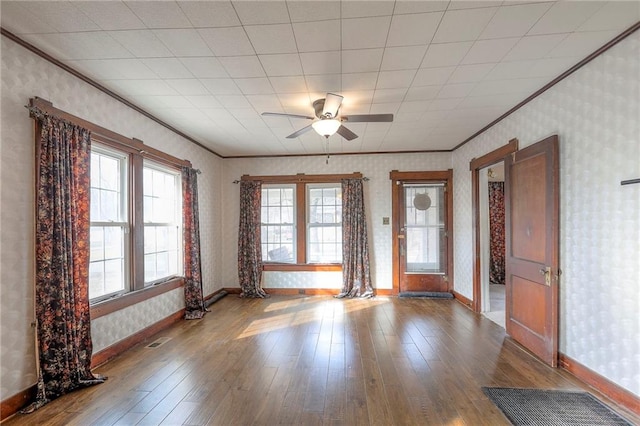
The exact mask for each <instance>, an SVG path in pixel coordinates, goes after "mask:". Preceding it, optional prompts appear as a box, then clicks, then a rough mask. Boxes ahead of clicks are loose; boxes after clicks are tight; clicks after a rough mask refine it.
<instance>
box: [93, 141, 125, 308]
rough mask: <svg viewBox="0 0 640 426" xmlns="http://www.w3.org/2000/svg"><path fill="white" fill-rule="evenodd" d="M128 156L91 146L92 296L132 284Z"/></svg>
mask: <svg viewBox="0 0 640 426" xmlns="http://www.w3.org/2000/svg"><path fill="white" fill-rule="evenodd" d="M127 170H128V158H127V156H126V154H124V153H120V152H117V151H114V150H110V149H107V148H102V147H97V146H94V147H93V148H92V150H91V210H90V220H91V228H90V253H91V254H90V262H89V294H90V297H91V298H92V299H100V298H104V297H109V296H112V295H114V294H118V293H122V292H124V291H126V290H127V288H128V287H129V274H128V273H127V271H128V269H129V253H130V250H129V238H128V234H129V224H130V221H129V209H128V207H129V203H128V196H129V190H128V184H127V183H128V179H127Z"/></svg>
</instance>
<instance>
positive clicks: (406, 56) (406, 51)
mask: <svg viewBox="0 0 640 426" xmlns="http://www.w3.org/2000/svg"><path fill="white" fill-rule="evenodd" d="M426 50H427V47H426V46H405V47H387V48H385V49H384V55H383V57H382V65H381V68H380V69H381V70H383V71H394V70H415V69H418V68H419V67H420V64H421V63H422V58H424V54H425V52H426Z"/></svg>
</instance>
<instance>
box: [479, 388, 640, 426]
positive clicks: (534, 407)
mask: <svg viewBox="0 0 640 426" xmlns="http://www.w3.org/2000/svg"><path fill="white" fill-rule="evenodd" d="M482 391H483V392H484V393H485V395H487V396H488V397H489V399H490V400H491V401H493V403H494V404H496V405H497V406H498V408H500V410H502V412H503V413H504V414H505V416H507V418H508V419H509V420H510V421H511V423H513V424H514V425H515V426H521V425H522V426H524V425H527V426H534V425H536V426H537V425H540V426H565V425H570V426H609V425H624V426H630V425H631V423H629V422H628V421H626V420H625V419H623V418H622V417H620V416H619V415H618V414H616V413H615V412H614V411H612V410H611V409H610V408H609V407H607V406H606V405H604V404H603V403H601V402H600V401H598V400H597V399H596V398H595V397H594V396H592V395H590V394H588V393H586V392H570V391H556V390H542V389H517V388H487V387H483V388H482Z"/></svg>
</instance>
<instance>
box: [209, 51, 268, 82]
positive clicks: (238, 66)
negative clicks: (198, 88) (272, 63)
mask: <svg viewBox="0 0 640 426" xmlns="http://www.w3.org/2000/svg"><path fill="white" fill-rule="evenodd" d="M219 60H220V62H221V63H222V66H223V67H224V69H225V70H227V73H229V75H230V76H231V77H232V78H250V77H264V76H265V73H264V70H263V69H262V64H261V63H260V61H259V60H258V57H257V56H228V57H224V58H219Z"/></svg>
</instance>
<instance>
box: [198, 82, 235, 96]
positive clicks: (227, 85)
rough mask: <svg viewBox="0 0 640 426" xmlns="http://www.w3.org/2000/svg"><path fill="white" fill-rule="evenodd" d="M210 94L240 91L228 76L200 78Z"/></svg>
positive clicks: (228, 93)
mask: <svg viewBox="0 0 640 426" xmlns="http://www.w3.org/2000/svg"><path fill="white" fill-rule="evenodd" d="M200 82H201V83H202V84H204V87H206V88H207V90H208V91H209V93H211V94H212V95H216V96H217V95H240V94H242V92H241V91H240V89H239V88H238V86H237V85H236V83H235V82H234V81H233V80H232V79H230V78H206V79H202V80H200Z"/></svg>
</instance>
